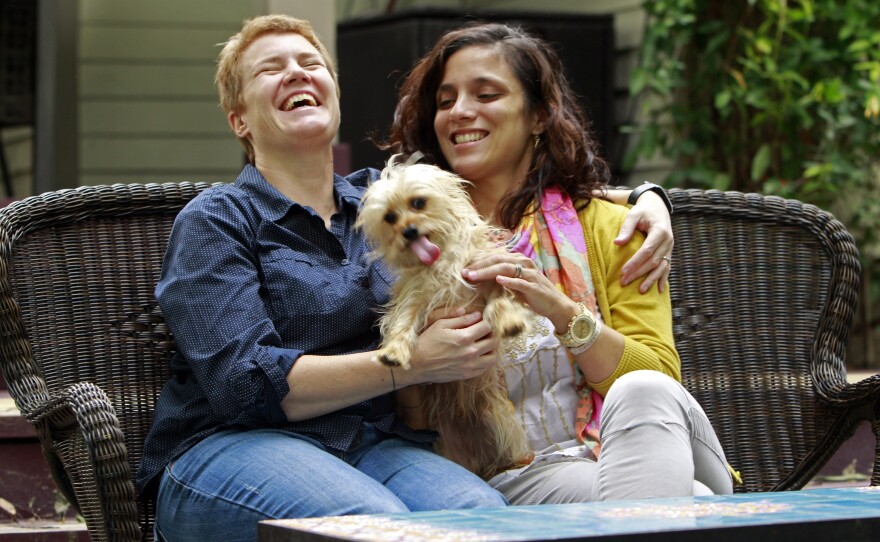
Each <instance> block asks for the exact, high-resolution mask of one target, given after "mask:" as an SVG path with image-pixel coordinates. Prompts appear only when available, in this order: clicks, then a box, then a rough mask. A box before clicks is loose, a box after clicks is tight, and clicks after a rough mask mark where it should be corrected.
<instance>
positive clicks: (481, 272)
mask: <svg viewBox="0 0 880 542" xmlns="http://www.w3.org/2000/svg"><path fill="white" fill-rule="evenodd" d="M462 276H463V277H464V278H465V279H466V280H468V281H470V282H472V283H474V284H479V283H481V282H487V281H491V280H494V281H496V282H498V283H499V284H501V285H502V286H504V287H505V288H507V289H508V290H510V291H512V292H513V293H514V295H516V296H517V297H518V298H519V299H520V300H521V301H523V302H524V303H526V304H527V305H528V306H529V307H530V308H531V309H532V310H533V311H534V312H536V313H538V314H540V315H542V316H546V317H547V318H549V319H550V321H551V322H553V325H554V326H555V327H556V331H557V332H560V331H565V330H566V329H567V328H568V322H569V321H570V320H571V318H572V316H574V315H575V314H577V313H578V311H579V307H578V305H577V303H575V302H574V301H572V300H571V299H569V298H568V296H566V295H565V294H564V293H562V292H560V291H559V289H558V288H556V286H555V285H554V284H553V283H552V282H550V279H548V278H547V277H546V276H544V273H542V272H541V271H539V270H538V269H537V267H536V266H535V262H533V261H532V260H531V259H530V258H528V257H526V256H523V255H521V254H517V253H510V254H497V255H495V254H493V255H492V256H489V257H486V258H483V259H481V260H476V261H473V262H471V263H470V264H469V265H468V267H467V268H466V269H464V270H463V271H462Z"/></svg>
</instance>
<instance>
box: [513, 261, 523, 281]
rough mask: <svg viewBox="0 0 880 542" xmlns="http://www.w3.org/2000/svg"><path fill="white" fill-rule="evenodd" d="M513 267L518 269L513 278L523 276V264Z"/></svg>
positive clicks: (517, 263)
mask: <svg viewBox="0 0 880 542" xmlns="http://www.w3.org/2000/svg"><path fill="white" fill-rule="evenodd" d="M513 266H514V267H515V268H516V271H515V272H514V273H513V278H515V279H518V278H520V277H521V276H522V269H523V268H522V264H521V263H519V262H516V263H515V264H513Z"/></svg>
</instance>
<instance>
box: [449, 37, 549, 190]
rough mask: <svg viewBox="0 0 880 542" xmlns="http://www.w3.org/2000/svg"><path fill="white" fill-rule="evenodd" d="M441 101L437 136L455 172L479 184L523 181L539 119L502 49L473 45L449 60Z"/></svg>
mask: <svg viewBox="0 0 880 542" xmlns="http://www.w3.org/2000/svg"><path fill="white" fill-rule="evenodd" d="M436 100H437V113H436V115H435V116H434V131H435V133H436V135H437V139H438V141H439V144H440V149H441V150H442V152H443V155H444V157H445V158H446V160H447V162H449V165H450V167H451V168H452V169H453V171H455V172H456V173H458V174H459V175H461V176H462V177H464V178H465V179H468V180H470V181H471V182H473V183H475V184H480V183H481V182H482V181H485V180H489V179H492V178H497V179H501V180H504V181H505V182H506V183H508V184H510V185H515V184H517V183H519V182H520V181H521V180H522V178H523V176H524V175H525V172H526V169H527V167H528V164H529V161H530V159H531V154H532V150H533V145H534V135H535V134H536V133H538V132H539V130H538V116H537V115H536V114H535V113H534V112H532V111H529V108H528V107H527V105H526V101H525V93H524V91H523V87H522V85H521V84H520V82H519V80H518V79H517V78H516V76H515V75H514V73H513V70H511V68H510V66H509V64H508V63H507V60H506V59H505V57H504V55H503V54H501V51H500V48H499V46H496V45H472V46H469V47H465V48H463V49H460V50H459V51H456V52H455V53H454V54H453V55H452V56H450V57H449V59H448V60H447V61H446V65H445V67H444V70H443V77H442V79H441V82H440V86H439V89H438V90H437V96H436Z"/></svg>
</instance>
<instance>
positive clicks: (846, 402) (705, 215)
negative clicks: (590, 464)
mask: <svg viewBox="0 0 880 542" xmlns="http://www.w3.org/2000/svg"><path fill="white" fill-rule="evenodd" d="M669 196H670V199H671V200H672V203H673V205H674V208H675V212H674V214H673V216H672V223H673V230H674V233H675V247H674V250H673V255H672V272H671V275H670V292H671V295H672V310H673V332H674V334H675V340H676V348H677V349H678V351H679V354H680V355H681V360H682V379H683V382H684V384H685V386H686V387H687V388H688V389H689V390H690V391H691V392H692V393H693V394H694V396H695V397H696V398H697V399H698V400H699V401H700V404H701V405H702V406H703V408H704V409H705V410H706V414H707V415H708V416H709V419H710V420H711V421H712V424H713V426H714V427H715V430H716V432H717V433H718V435H719V438H720V439H721V442H722V444H723V446H724V450H725V454H726V455H727V459H728V461H729V462H730V464H731V465H733V466H734V468H736V469H738V470H741V471H742V475H743V478H744V482H745V484H744V486H743V487H740V488H738V490H739V491H767V490H785V489H798V488H801V487H803V486H804V485H806V484H807V483H808V482H809V481H810V480H811V479H812V477H813V476H814V475H815V474H816V473H817V472H818V470H819V469H820V468H821V467H822V466H823V465H824V463H825V462H827V460H828V459H830V457H831V456H832V455H833V454H834V452H835V451H836V450H837V449H838V448H839V447H840V446H841V445H842V444H843V443H844V442H845V441H846V440H847V439H848V438H849V437H850V436H851V435H852V434H853V432H854V431H855V428H856V426H857V425H858V424H859V423H862V422H863V421H868V422H870V423H871V424H872V427H873V429H874V432H875V435H877V434H878V433H880V423H878V413H877V410H878V397H880V376H877V377H872V378H869V379H866V380H864V381H862V382H859V383H856V384H848V383H847V379H846V363H845V359H846V358H845V356H846V340H847V336H848V333H849V329H850V326H851V325H852V320H853V315H854V313H855V307H856V304H857V303H858V293H859V288H860V278H861V268H860V264H859V255H858V251H857V249H856V245H855V242H854V241H853V238H852V236H851V235H850V234H849V233H848V232H847V231H846V228H845V227H844V226H843V224H841V223H840V222H839V221H838V220H836V219H835V218H834V217H833V216H832V215H831V214H829V213H827V212H825V211H823V210H821V209H819V208H817V207H815V206H813V205H808V204H804V203H802V202H799V201H795V200H787V199H783V198H779V197H775V196H764V195H760V194H744V193H739V192H722V191H718V190H705V191H704V190H682V189H671V190H669ZM878 473H880V447H878V449H877V453H876V454H875V464H874V475H873V479H872V485H878V484H880V474H878Z"/></svg>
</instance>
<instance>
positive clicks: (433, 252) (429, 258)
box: [409, 235, 440, 265]
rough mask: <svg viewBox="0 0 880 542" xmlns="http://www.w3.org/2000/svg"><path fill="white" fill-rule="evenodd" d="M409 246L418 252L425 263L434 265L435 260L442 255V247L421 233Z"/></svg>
mask: <svg viewBox="0 0 880 542" xmlns="http://www.w3.org/2000/svg"><path fill="white" fill-rule="evenodd" d="M409 246H410V248H411V249H412V251H413V252H415V253H416V257H417V258H418V259H419V261H421V262H422V263H423V264H425V265H434V262H436V261H437V258H439V257H440V247H438V246H437V245H435V244H434V243H432V242H431V241H428V238H427V237H425V236H424V235H420V236H419V237H418V239H416V240H414V241H413V242H412V243H410V244H409Z"/></svg>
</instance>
